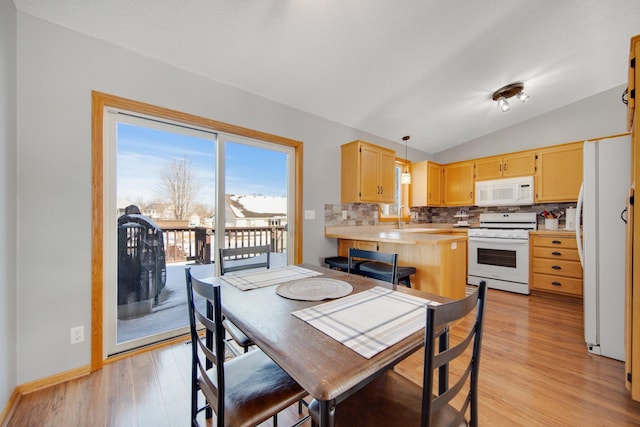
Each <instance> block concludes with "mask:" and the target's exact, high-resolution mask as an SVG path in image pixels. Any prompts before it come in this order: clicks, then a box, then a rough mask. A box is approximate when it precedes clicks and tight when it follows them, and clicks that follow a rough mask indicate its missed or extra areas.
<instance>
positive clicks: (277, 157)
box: [117, 122, 287, 207]
mask: <svg viewBox="0 0 640 427" xmlns="http://www.w3.org/2000/svg"><path fill="white" fill-rule="evenodd" d="M215 137H216V136H215V135H214V134H210V135H209V134H206V133H204V132H201V133H199V134H198V135H195V134H193V135H185V134H182V133H173V132H168V131H164V130H159V129H152V128H148V127H142V126H136V125H131V124H127V123H122V122H120V123H118V147H117V194H118V196H117V197H118V205H119V207H120V204H121V203H133V202H137V201H138V200H142V201H145V202H150V201H152V200H155V199H158V198H159V196H160V194H161V193H160V192H159V189H158V183H159V181H160V177H161V174H162V170H163V169H165V168H166V167H167V165H168V164H171V163H172V162H173V161H174V160H175V159H180V160H182V159H184V158H185V157H186V158H187V159H188V160H190V161H191V162H192V166H193V167H194V170H195V171H196V173H197V176H198V182H199V184H200V185H199V186H200V190H199V192H198V195H197V200H196V203H202V204H205V205H209V206H213V205H214V204H215V203H214V202H215V188H214V186H215V142H214V141H215ZM225 150H226V166H225V167H226V181H225V185H226V193H227V194H240V195H256V194H259V195H265V196H285V195H286V188H287V187H286V180H287V176H286V175H287V169H286V155H285V154H284V153H281V152H277V151H271V150H266V149H263V148H258V147H252V146H248V145H244V144H240V143H235V142H231V141H227V142H226V144H225Z"/></svg>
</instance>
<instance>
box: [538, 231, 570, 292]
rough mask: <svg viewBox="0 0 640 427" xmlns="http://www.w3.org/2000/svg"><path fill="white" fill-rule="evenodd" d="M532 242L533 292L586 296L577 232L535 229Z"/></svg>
mask: <svg viewBox="0 0 640 427" xmlns="http://www.w3.org/2000/svg"><path fill="white" fill-rule="evenodd" d="M529 245H530V258H531V266H530V267H531V268H530V269H529V276H530V277H529V287H530V289H531V291H532V292H535V291H541V292H543V293H553V294H558V295H564V296H570V297H582V266H581V265H580V258H579V257H578V248H577V244H576V238H575V236H570V235H567V234H553V233H540V234H536V233H532V234H531V238H530V239H529Z"/></svg>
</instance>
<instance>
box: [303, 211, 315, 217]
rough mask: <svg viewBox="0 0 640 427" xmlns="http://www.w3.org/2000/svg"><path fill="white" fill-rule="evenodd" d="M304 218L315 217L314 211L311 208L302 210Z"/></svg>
mask: <svg viewBox="0 0 640 427" xmlns="http://www.w3.org/2000/svg"><path fill="white" fill-rule="evenodd" d="M304 219H316V211H314V210H313V209H312V210H305V211H304Z"/></svg>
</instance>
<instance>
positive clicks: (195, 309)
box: [185, 268, 225, 425]
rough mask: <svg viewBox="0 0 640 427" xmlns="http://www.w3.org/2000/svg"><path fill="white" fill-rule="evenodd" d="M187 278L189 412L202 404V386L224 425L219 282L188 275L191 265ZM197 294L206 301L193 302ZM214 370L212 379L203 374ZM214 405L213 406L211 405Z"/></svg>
mask: <svg viewBox="0 0 640 427" xmlns="http://www.w3.org/2000/svg"><path fill="white" fill-rule="evenodd" d="M185 275H186V282H187V307H188V310H189V327H190V333H191V414H192V418H193V419H195V415H196V414H197V413H198V412H200V411H201V410H203V409H205V407H202V408H199V407H198V398H197V396H198V391H199V390H202V393H203V394H204V395H205V397H206V400H207V402H208V403H209V405H211V407H212V409H214V411H215V412H216V414H217V417H218V425H224V403H225V402H224V396H225V380H224V358H225V343H224V329H223V327H222V304H221V298H220V286H219V285H212V284H209V283H205V282H203V281H201V280H198V279H197V278H195V277H193V276H192V275H191V269H190V268H186V269H185ZM196 295H199V296H200V297H202V298H204V299H205V300H206V302H205V303H204V304H202V301H198V302H196V298H195V296H196ZM197 322H200V323H201V324H202V325H203V326H204V328H205V337H206V339H205V340H204V341H203V340H202V339H201V338H200V335H199V334H198V327H197ZM211 367H213V368H214V369H215V370H216V375H215V379H216V381H212V379H211V377H210V376H209V375H207V370H208V369H210V368H211ZM214 407H215V408H214Z"/></svg>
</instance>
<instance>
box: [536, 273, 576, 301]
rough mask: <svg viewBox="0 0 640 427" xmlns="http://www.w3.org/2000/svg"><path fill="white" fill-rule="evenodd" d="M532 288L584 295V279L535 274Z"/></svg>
mask: <svg viewBox="0 0 640 427" xmlns="http://www.w3.org/2000/svg"><path fill="white" fill-rule="evenodd" d="M530 286H531V288H532V289H539V290H541V291H552V292H562V293H564V294H569V295H575V296H582V280H581V279H575V278H570V277H558V276H550V275H548V274H536V273H534V274H533V282H532V283H531V284H530Z"/></svg>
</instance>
